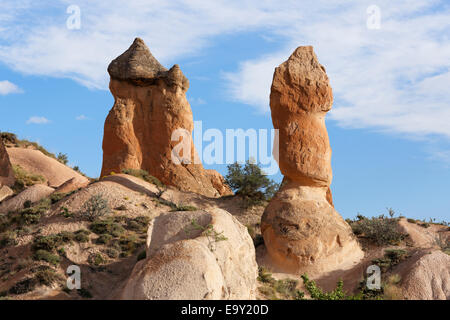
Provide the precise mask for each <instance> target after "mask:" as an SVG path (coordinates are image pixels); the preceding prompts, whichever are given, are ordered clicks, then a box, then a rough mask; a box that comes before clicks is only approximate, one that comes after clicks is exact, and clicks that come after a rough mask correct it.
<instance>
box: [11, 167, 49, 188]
mask: <svg viewBox="0 0 450 320" xmlns="http://www.w3.org/2000/svg"><path fill="white" fill-rule="evenodd" d="M12 167H13V171H14V177H15V179H16V181H15V183H14V185H13V186H12V189H13V190H14V192H16V193H19V192H21V191H22V190H24V189H25V188H27V187H30V186H32V185H35V184H37V183H43V182H45V178H44V177H43V176H41V175H38V174H32V173H29V172H27V171H25V170H24V169H23V168H22V167H21V166H19V165H14V164H13V165H12Z"/></svg>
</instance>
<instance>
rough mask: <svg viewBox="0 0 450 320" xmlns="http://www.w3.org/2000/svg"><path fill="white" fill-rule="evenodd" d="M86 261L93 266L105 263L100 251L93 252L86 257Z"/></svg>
mask: <svg viewBox="0 0 450 320" xmlns="http://www.w3.org/2000/svg"><path fill="white" fill-rule="evenodd" d="M88 262H89V263H90V264H92V265H94V266H99V265H102V264H105V263H106V259H105V258H104V257H103V255H102V254H101V253H93V254H91V255H90V256H89V257H88Z"/></svg>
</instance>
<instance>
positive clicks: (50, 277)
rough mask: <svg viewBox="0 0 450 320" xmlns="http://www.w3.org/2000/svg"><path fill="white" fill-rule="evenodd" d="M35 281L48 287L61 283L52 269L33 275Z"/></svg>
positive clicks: (45, 269) (44, 269)
mask: <svg viewBox="0 0 450 320" xmlns="http://www.w3.org/2000/svg"><path fill="white" fill-rule="evenodd" d="M35 279H36V280H37V282H38V283H40V284H42V285H45V286H48V287H50V286H51V285H53V284H54V283H57V282H60V281H61V277H60V276H59V275H58V274H57V273H56V272H55V271H54V270H53V269H51V268H48V267H47V268H42V269H41V270H39V271H38V272H37V273H36V275H35Z"/></svg>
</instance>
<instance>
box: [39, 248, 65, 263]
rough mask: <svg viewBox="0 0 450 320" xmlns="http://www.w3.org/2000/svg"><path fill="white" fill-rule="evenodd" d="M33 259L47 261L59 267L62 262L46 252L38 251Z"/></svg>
mask: <svg viewBox="0 0 450 320" xmlns="http://www.w3.org/2000/svg"><path fill="white" fill-rule="evenodd" d="M33 258H34V259H35V260H38V261H46V262H48V263H50V264H53V265H55V266H57V265H58V264H59V263H60V262H61V258H60V257H58V256H57V255H54V254H52V253H51V252H49V251H46V250H37V251H36V252H35V253H34V256H33Z"/></svg>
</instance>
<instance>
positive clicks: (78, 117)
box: [75, 114, 89, 121]
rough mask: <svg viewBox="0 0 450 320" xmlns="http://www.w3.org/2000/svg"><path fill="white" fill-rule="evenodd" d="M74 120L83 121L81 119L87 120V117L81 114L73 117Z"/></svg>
mask: <svg viewBox="0 0 450 320" xmlns="http://www.w3.org/2000/svg"><path fill="white" fill-rule="evenodd" d="M75 120H78V121H83V120H89V118H88V117H86V116H85V115H84V114H81V115H79V116H77V117H75Z"/></svg>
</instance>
